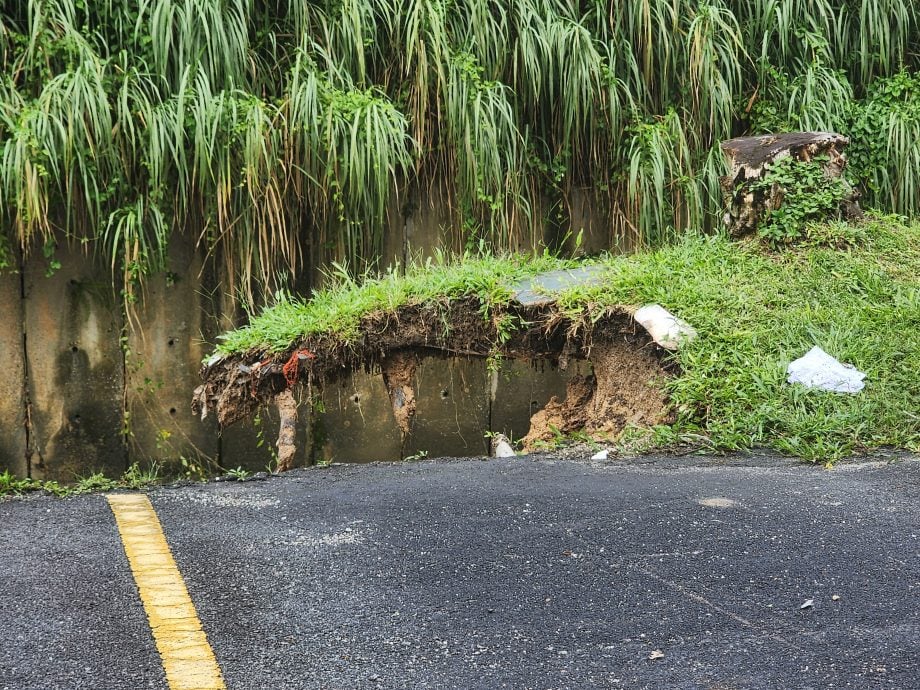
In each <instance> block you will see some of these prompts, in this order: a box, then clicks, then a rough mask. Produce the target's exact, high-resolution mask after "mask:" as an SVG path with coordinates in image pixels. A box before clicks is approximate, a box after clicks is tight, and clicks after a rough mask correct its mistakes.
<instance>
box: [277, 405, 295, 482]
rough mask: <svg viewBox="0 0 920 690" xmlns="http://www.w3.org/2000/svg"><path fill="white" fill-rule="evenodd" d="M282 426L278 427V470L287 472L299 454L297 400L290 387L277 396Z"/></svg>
mask: <svg viewBox="0 0 920 690" xmlns="http://www.w3.org/2000/svg"><path fill="white" fill-rule="evenodd" d="M275 406H276V407H277V408H278V417H279V418H280V420H281V422H280V427H279V429H278V471H279V472H286V471H287V470H289V469H291V468H293V467H294V456H295V455H296V454H297V401H296V400H295V399H294V394H293V393H292V392H291V389H290V388H286V389H285V390H283V391H281V392H280V393H278V395H276V396H275Z"/></svg>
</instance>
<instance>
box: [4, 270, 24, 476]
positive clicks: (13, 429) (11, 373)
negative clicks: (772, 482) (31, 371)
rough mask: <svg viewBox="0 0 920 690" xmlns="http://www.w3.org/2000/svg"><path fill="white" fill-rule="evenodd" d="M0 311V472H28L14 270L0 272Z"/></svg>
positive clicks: (19, 311) (19, 303) (18, 298)
mask: <svg viewBox="0 0 920 690" xmlns="http://www.w3.org/2000/svg"><path fill="white" fill-rule="evenodd" d="M0 313H2V314H3V318H4V322H5V328H2V329H0V361H2V362H3V376H0V419H2V420H3V430H2V432H0V472H3V471H4V470H9V471H10V472H12V473H13V474H15V475H17V476H20V477H25V476H28V471H29V466H28V462H27V460H26V451H27V446H28V444H27V438H26V420H25V416H26V400H25V390H26V382H25V358H24V357H23V340H22V286H21V282H20V274H19V271H17V270H5V271H2V272H0Z"/></svg>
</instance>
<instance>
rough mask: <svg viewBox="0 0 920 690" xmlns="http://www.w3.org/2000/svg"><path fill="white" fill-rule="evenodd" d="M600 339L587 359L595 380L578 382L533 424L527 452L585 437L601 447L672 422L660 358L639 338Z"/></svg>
mask: <svg viewBox="0 0 920 690" xmlns="http://www.w3.org/2000/svg"><path fill="white" fill-rule="evenodd" d="M621 335H622V336H623V337H619V338H617V337H613V338H608V337H607V336H606V334H605V335H603V336H602V337H600V338H596V339H595V341H594V342H593V344H592V346H591V352H590V354H589V355H588V359H589V360H591V364H592V366H593V368H594V374H593V375H591V376H575V377H573V378H572V379H571V380H570V381H569V384H568V387H567V390H566V397H565V400H563V401H560V400H559V399H558V398H557V397H555V396H553V398H551V399H550V401H549V402H548V403H547V404H546V406H545V407H544V408H543V409H542V410H540V411H539V412H537V413H536V414H535V415H534V416H533V417H531V419H530V431H529V432H528V433H527V436H525V437H524V439H523V445H524V450H525V451H528V452H530V451H533V450H537V449H538V448H539V447H540V445H541V442H542V443H549V442H552V441H553V439H554V438H556V437H557V435H558V434H559V433H563V434H569V433H572V432H574V431H583V432H585V433H587V434H588V435H590V436H591V437H592V438H594V439H596V440H598V441H601V440H609V439H611V438H613V437H615V436H616V435H618V434H619V433H620V432H621V431H623V429H624V428H626V426H627V425H630V424H631V425H635V426H652V425H654V424H661V423H663V422H666V421H668V420H669V418H670V413H669V412H668V402H667V398H666V396H665V394H664V391H663V390H662V388H661V383H662V379H663V378H664V372H663V370H662V367H661V363H660V358H659V357H658V355H657V353H656V352H655V351H654V350H653V349H651V348H648V347H643V346H642V345H641V344H640V342H636V341H635V338H634V337H633V338H628V337H626V336H625V334H621Z"/></svg>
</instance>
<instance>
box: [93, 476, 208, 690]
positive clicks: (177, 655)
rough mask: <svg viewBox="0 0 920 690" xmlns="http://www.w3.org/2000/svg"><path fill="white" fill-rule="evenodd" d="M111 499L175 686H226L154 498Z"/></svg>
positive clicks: (184, 689)
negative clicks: (168, 541)
mask: <svg viewBox="0 0 920 690" xmlns="http://www.w3.org/2000/svg"><path fill="white" fill-rule="evenodd" d="M106 498H107V499H108V501H109V506H111V508H112V512H113V513H115V522H117V523H118V531H119V533H120V534H121V540H122V542H123V543H124V545H125V554H127V556H128V562H129V563H130V564H131V571H132V572H133V573H134V581H135V582H136V583H137V589H138V591H139V592H140V595H141V601H142V602H144V610H145V611H146V612H147V620H148V621H149V622H150V629H151V630H153V637H154V640H155V641H156V644H157V650H158V651H159V652H160V658H161V659H162V660H163V668H164V670H165V671H166V682H167V683H169V687H170V690H226V686H225V685H224V680H223V678H222V677H221V675H220V667H218V665H217V660H216V659H215V658H214V652H213V651H212V650H211V646H210V645H209V644H208V638H207V637H206V636H205V634H204V630H202V629H201V622H200V621H199V620H198V614H197V612H196V611H195V606H194V604H192V600H191V598H190V597H189V595H188V590H187V589H186V588H185V582H183V580H182V575H181V574H180V573H179V569H178V568H177V567H176V561H175V560H173V557H172V553H170V551H169V544H167V543H166V537H165V536H164V535H163V529H162V528H161V527H160V521H159V519H158V518H157V514H156V512H154V510H153V506H152V505H150V501H149V500H147V497H146V496H144V495H142V494H110V495H108V496H106Z"/></svg>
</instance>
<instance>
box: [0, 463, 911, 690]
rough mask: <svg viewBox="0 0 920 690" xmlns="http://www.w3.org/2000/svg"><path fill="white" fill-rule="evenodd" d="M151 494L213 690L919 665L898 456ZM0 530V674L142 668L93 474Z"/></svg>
mask: <svg viewBox="0 0 920 690" xmlns="http://www.w3.org/2000/svg"><path fill="white" fill-rule="evenodd" d="M150 499H151V502H152V503H153V505H154V507H155V508H156V511H157V513H158V514H159V517H160V520H161V522H162V525H163V529H164V532H165V534H166V536H167V539H168V540H169V543H170V545H171V547H172V550H173V554H174V556H175V558H176V561H177V563H178V565H179V568H180V570H181V572H182V574H183V576H184V577H185V581H186V584H187V586H188V589H189V591H190V593H191V596H192V599H193V601H194V602H195V605H196V606H197V609H198V614H199V617H200V618H201V621H202V623H203V625H204V629H205V631H206V632H207V635H208V638H209V640H210V642H211V644H212V646H213V648H214V651H215V654H216V656H217V660H218V662H219V664H220V666H221V668H222V670H223V673H224V677H225V679H226V682H227V686H228V688H230V689H231V690H233V689H243V688H253V689H255V688H259V689H261V688H547V689H548V688H713V689H715V688H719V689H722V690H726V689H729V688H875V687H879V688H918V687H920V461H918V460H905V459H902V460H899V461H896V462H879V461H872V462H861V463H853V464H846V465H841V466H838V467H837V468H835V469H833V470H831V471H827V470H824V469H821V468H816V467H812V466H806V465H799V464H794V463H790V462H787V461H779V460H775V459H772V458H770V457H768V456H758V457H753V458H728V459H721V460H720V459H712V460H709V459H700V458H645V459H643V460H642V461H641V462H635V461H634V462H632V463H623V462H603V463H596V462H589V461H586V460H578V459H574V460H573V459H567V460H560V459H553V458H552V457H544V458H541V459H536V460H534V459H530V458H528V459H525V458H512V459H502V460H489V461H487V462H483V461H477V460H454V461H445V460H439V461H424V462H420V463H403V464H383V465H364V466H355V465H352V466H333V467H329V468H314V469H308V470H297V471H295V472H293V473H290V474H288V475H286V476H284V477H281V478H271V479H268V480H265V481H247V482H241V483H238V482H211V483H208V484H201V485H192V486H185V487H181V488H162V489H157V490H156V491H153V492H151V493H150ZM0 526H2V529H0V689H9V690H25V689H32V688H36V689H44V688H102V689H106V690H109V689H111V690H118V689H121V688H126V689H127V688H166V681H165V678H164V675H163V672H162V670H161V667H160V665H159V659H158V657H157V653H156V648H155V646H154V642H153V638H152V635H151V633H150V631H149V629H148V628H147V625H146V619H145V617H144V612H143V608H142V606H141V604H140V601H139V599H138V596H137V591H136V589H135V587H134V583H133V580H132V577H131V573H130V569H129V567H128V563H127V559H126V558H125V555H124V551H123V550H122V547H121V544H120V541H119V537H118V533H117V530H116V528H115V522H114V519H113V517H112V515H111V512H110V510H109V508H108V506H107V505H106V502H105V499H104V497H103V496H102V495H91V496H82V497H76V498H71V499H64V500H60V499H52V498H47V497H34V498H28V499H26V500H13V501H3V502H0ZM806 602H811V604H810V605H808V606H806V607H805V608H801V607H802V606H803V605H804V604H806Z"/></svg>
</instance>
